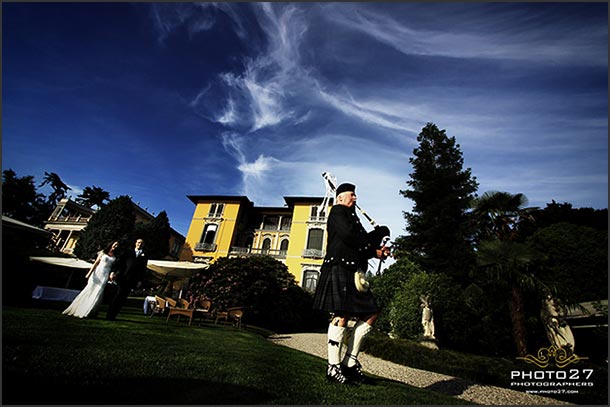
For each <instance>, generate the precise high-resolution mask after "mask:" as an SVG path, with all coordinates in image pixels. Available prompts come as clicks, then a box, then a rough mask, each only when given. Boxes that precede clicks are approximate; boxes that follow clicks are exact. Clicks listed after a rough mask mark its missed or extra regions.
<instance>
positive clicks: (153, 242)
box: [134, 211, 171, 259]
mask: <svg viewBox="0 0 610 407" xmlns="http://www.w3.org/2000/svg"><path fill="white" fill-rule="evenodd" d="M170 231H171V229H170V225H169V219H168V217H167V213H166V212H165V211H161V212H159V214H158V215H157V216H156V217H155V219H153V220H152V221H151V222H149V223H138V224H136V228H135V236H134V239H138V238H142V239H144V242H145V243H144V245H145V246H144V247H145V249H146V255H147V256H148V257H149V258H150V259H162V258H164V257H165V256H167V253H168V252H169V238H170Z"/></svg>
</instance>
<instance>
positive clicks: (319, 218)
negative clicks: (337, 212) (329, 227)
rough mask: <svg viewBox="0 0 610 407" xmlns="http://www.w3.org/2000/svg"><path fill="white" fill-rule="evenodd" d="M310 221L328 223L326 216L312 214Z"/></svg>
mask: <svg viewBox="0 0 610 407" xmlns="http://www.w3.org/2000/svg"><path fill="white" fill-rule="evenodd" d="M309 222H317V223H326V216H310V217H309Z"/></svg>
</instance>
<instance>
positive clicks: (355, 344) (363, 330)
mask: <svg viewBox="0 0 610 407" xmlns="http://www.w3.org/2000/svg"><path fill="white" fill-rule="evenodd" d="M372 330H373V327H372V326H371V325H369V324H367V323H366V322H364V321H358V322H357V323H356V325H355V326H354V329H353V331H352V334H351V335H350V336H349V338H348V340H347V352H346V353H345V357H344V358H343V364H344V365H346V366H347V367H352V366H355V365H356V362H357V361H358V354H359V353H360V346H362V344H363V343H364V338H365V337H366V336H367V335H368V334H369V333H370V332H371V331H372Z"/></svg>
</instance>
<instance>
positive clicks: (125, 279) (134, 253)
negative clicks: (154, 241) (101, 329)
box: [106, 239, 148, 321]
mask: <svg viewBox="0 0 610 407" xmlns="http://www.w3.org/2000/svg"><path fill="white" fill-rule="evenodd" d="M147 265H148V258H147V257H146V254H145V253H144V240H143V239H137V240H136V243H135V248H129V249H127V250H125V251H124V252H123V253H121V254H120V255H119V257H118V260H117V262H116V265H115V266H116V267H115V268H114V270H116V271H113V272H112V273H110V279H111V280H112V281H115V282H116V284H117V290H116V294H115V295H114V297H113V298H112V300H111V302H110V305H109V306H108V312H107V313H106V319H107V320H109V321H114V320H115V319H116V317H117V315H118V314H119V312H120V311H121V308H123V305H125V302H126V301H127V297H128V296H129V293H130V292H131V290H132V289H133V288H134V287H136V285H137V284H138V283H139V282H141V281H142V280H144V276H145V275H146V266H147Z"/></svg>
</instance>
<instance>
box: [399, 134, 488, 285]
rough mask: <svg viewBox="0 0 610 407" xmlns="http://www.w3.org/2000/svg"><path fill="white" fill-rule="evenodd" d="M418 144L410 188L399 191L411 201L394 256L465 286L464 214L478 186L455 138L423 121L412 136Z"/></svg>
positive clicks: (469, 255) (467, 231) (468, 260)
mask: <svg viewBox="0 0 610 407" xmlns="http://www.w3.org/2000/svg"><path fill="white" fill-rule="evenodd" d="M417 141H418V142H419V146H418V147H417V148H416V149H414V150H413V157H411V158H410V159H409V162H410V163H411V164H412V166H413V172H412V173H411V174H410V177H411V179H410V180H409V181H407V185H408V186H409V188H407V189H405V190H401V191H400V193H401V194H402V195H403V196H404V197H405V198H408V199H410V200H412V201H413V211H412V212H410V213H409V212H404V217H405V219H406V221H407V225H406V230H407V232H408V235H406V236H402V237H400V238H399V239H397V241H396V246H397V252H398V254H399V256H408V257H410V258H411V259H413V260H414V261H415V262H416V263H418V264H420V265H421V266H422V268H423V269H424V270H425V271H427V272H438V273H446V274H448V275H450V276H452V277H453V278H455V279H456V280H457V281H460V282H464V281H465V280H466V276H467V273H468V270H469V269H470V268H471V267H472V265H473V263H474V257H473V248H472V246H471V244H470V239H471V236H472V234H473V230H472V223H471V222H470V220H469V217H468V214H467V211H468V210H469V209H470V205H471V202H472V200H473V199H474V198H475V193H476V190H477V187H478V184H477V182H476V179H475V178H474V177H473V176H472V174H471V170H470V168H466V169H464V168H463V165H464V159H463V157H462V152H461V150H460V146H459V144H456V141H455V138H454V137H448V136H447V135H446V134H445V130H439V129H438V127H437V126H436V125H435V124H433V123H428V124H427V125H426V126H425V127H424V128H423V129H422V131H421V133H420V134H419V136H418V137H417Z"/></svg>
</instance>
